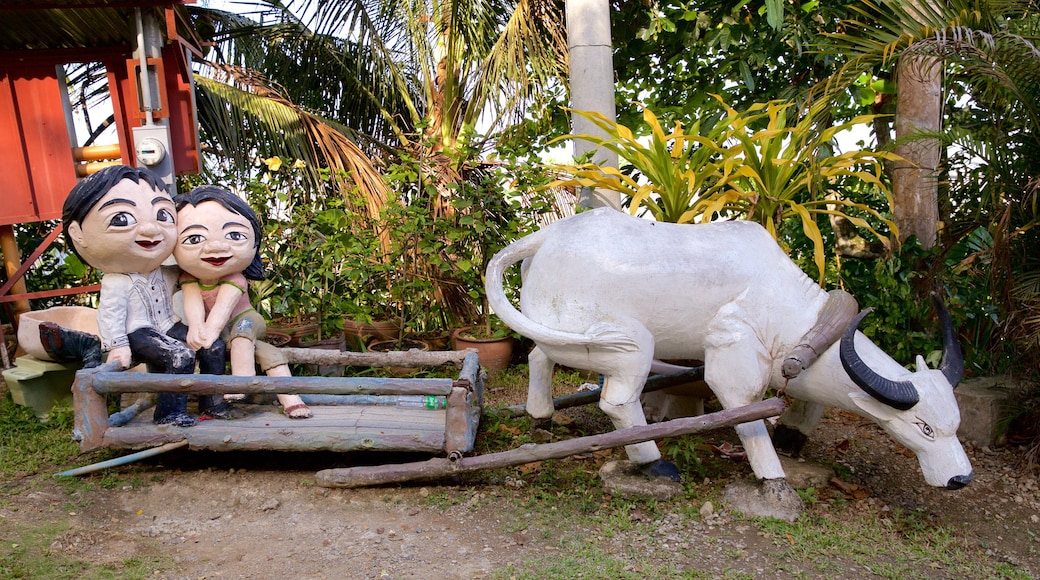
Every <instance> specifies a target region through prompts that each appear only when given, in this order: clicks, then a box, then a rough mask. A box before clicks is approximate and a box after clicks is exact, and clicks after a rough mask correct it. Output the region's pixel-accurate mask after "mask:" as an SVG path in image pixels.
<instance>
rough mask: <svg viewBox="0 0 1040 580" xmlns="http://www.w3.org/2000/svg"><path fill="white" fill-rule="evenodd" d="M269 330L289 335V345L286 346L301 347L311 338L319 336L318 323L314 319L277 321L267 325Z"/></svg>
mask: <svg viewBox="0 0 1040 580" xmlns="http://www.w3.org/2000/svg"><path fill="white" fill-rule="evenodd" d="M267 330H269V331H271V332H280V333H282V334H288V335H289V344H287V345H284V346H294V347H295V346H300V343H301V342H302V341H303V340H304V339H306V338H310V337H315V336H318V321H317V320H314V319H312V318H309V319H304V320H297V321H294V320H288V319H275V320H271V321H269V322H268V323H267Z"/></svg>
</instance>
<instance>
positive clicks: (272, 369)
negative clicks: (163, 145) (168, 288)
mask: <svg viewBox="0 0 1040 580" xmlns="http://www.w3.org/2000/svg"><path fill="white" fill-rule="evenodd" d="M175 202H176V207H177V225H178V235H177V243H176V244H175V246H174V249H173V255H174V257H175V258H176V259H177V264H178V265H179V266H180V267H181V270H183V272H182V274H181V276H180V284H181V292H182V294H183V298H184V317H185V321H186V322H187V324H188V335H187V342H188V346H190V347H191V348H193V349H199V348H205V347H206V346H209V345H211V344H214V343H215V342H216V341H218V340H220V339H221V338H223V340H224V342H226V343H227V344H228V347H229V348H230V353H231V356H230V359H231V374H233V375H238V376H253V375H255V374H256V365H258V364H259V366H260V369H261V370H262V371H264V372H265V373H267V374H268V375H269V376H283V377H287V376H291V374H290V371H289V364H288V360H287V359H286V358H285V355H284V354H282V352H281V351H280V350H278V349H277V348H275V347H274V346H272V345H270V344H268V343H266V342H264V341H262V340H259V339H262V338H264V337H265V336H266V335H267V323H266V322H265V321H264V319H263V317H262V316H260V314H259V313H258V312H257V311H256V310H254V309H253V306H252V303H251V302H250V299H249V290H248V280H263V279H264V269H263V262H262V261H261V258H260V251H259V247H260V237H261V229H260V221H259V219H258V218H257V216H256V213H255V212H254V211H253V209H252V208H251V207H249V205H248V204H247V203H245V201H243V200H242V199H241V198H239V197H238V196H236V195H234V194H233V193H231V192H229V191H227V190H225V189H222V188H220V187H216V186H212V185H204V186H200V187H196V188H195V189H193V190H191V191H189V192H188V193H185V194H181V195H178V196H177V198H176V200H175ZM278 401H279V402H280V403H281V404H282V407H283V408H284V411H285V414H286V416H288V417H289V418H291V419H306V418H308V417H310V416H311V410H310V409H309V408H308V407H307V405H306V404H304V402H303V400H302V399H301V398H300V397H299V396H297V395H278Z"/></svg>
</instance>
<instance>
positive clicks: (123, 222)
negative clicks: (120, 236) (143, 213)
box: [108, 211, 137, 228]
mask: <svg viewBox="0 0 1040 580" xmlns="http://www.w3.org/2000/svg"><path fill="white" fill-rule="evenodd" d="M136 223H137V218H135V217H134V215H133V214H131V213H129V212H125V211H121V212H119V213H117V214H116V215H114V216H112V219H110V220H108V225H109V226H112V227H116V228H125V227H126V226H131V225H134V224H136Z"/></svg>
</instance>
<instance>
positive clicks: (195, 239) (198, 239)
mask: <svg viewBox="0 0 1040 580" xmlns="http://www.w3.org/2000/svg"><path fill="white" fill-rule="evenodd" d="M204 241H206V238H204V237H202V236H200V235H199V234H192V235H190V236H188V237H186V238H184V241H182V242H181V245H182V246H194V245H196V244H201V243H202V242H204Z"/></svg>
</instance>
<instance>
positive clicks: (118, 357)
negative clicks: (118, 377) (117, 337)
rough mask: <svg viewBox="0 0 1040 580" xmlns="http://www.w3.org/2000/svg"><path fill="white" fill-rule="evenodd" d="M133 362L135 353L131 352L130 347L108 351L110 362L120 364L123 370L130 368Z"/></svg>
mask: <svg viewBox="0 0 1040 580" xmlns="http://www.w3.org/2000/svg"><path fill="white" fill-rule="evenodd" d="M132 360H133V353H132V352H130V347H129V346H117V347H116V348H113V349H112V350H110V351H108V362H118V363H119V364H120V366H122V367H123V370H126V369H128V368H130V365H131V364H132Z"/></svg>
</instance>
